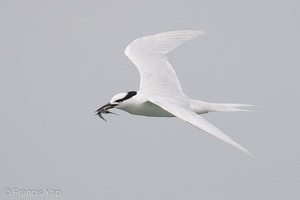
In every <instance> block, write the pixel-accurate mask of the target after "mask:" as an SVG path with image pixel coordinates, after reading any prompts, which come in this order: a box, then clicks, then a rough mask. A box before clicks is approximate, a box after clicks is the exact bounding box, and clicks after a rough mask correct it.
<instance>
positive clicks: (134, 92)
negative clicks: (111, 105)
mask: <svg viewBox="0 0 300 200" xmlns="http://www.w3.org/2000/svg"><path fill="white" fill-rule="evenodd" d="M136 94H137V92H136V91H130V92H128V93H127V95H126V96H125V97H124V98H122V99H118V100H116V101H115V102H122V101H125V100H127V99H130V98H131V97H133V96H134V95H136Z"/></svg>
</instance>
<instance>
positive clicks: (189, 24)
mask: <svg viewBox="0 0 300 200" xmlns="http://www.w3.org/2000/svg"><path fill="white" fill-rule="evenodd" d="M299 6H300V5H299V2H298V1H296V0H295V1H279V0H275V1H271V0H259V1H237V0H236V1H234V0H231V1H222V0H219V1H198V0H184V1H183V0H182V1H180V0H176V1H171V0H167V1H161V0H152V1H141V0H128V1H108V0H106V1H104V0H98V1H96V0H87V1H71V0H68V1H66V0H65V1H61V0H51V1H50V0H48V1H46V0H26V1H17V0H1V1H0V56H1V57H0V65H1V68H0V92H1V98H0V108H1V112H0V121H1V126H0V131H1V134H0V162H1V165H0V190H1V193H0V196H1V199H33V197H31V196H27V197H22V196H18V195H15V196H13V194H12V193H11V194H10V195H9V196H5V195H4V194H3V192H2V191H3V190H4V188H10V189H11V190H13V189H15V188H18V189H25V190H35V189H41V190H45V188H48V189H49V188H52V189H59V190H61V191H62V194H61V196H60V197H58V199H101V200H102V199H103V200H119V199H122V200H123V199H125V200H127V199H128V200H135V199H136V200H141V199H145V200H148V199H149V200H152V199H157V200H165V199H170V200H179V199H191V200H196V199H197V200H198V199H209V200H215V199H224V200H225V199H226V200H240V199H243V200H253V199H256V200H257V199H259V200H260V199H261V200H266V199H272V200H277V199H278V200H282V199H289V200H296V199H300V192H299V186H300V172H299V169H300V161H299V153H300V145H299V140H300V133H299V111H300V106H299V99H300V94H299V86H300V80H299V64H300V61H299V53H300V40H299V35H300V28H299V19H300V14H299ZM182 28H190V29H200V30H203V31H205V32H207V33H206V34H205V35H203V36H201V37H199V38H198V39H197V40H193V41H191V42H188V43H186V44H184V45H183V46H180V48H178V49H176V50H175V51H174V52H172V53H170V54H169V61H170V62H171V63H172V65H173V67H174V69H175V70H176V72H177V74H178V77H179V79H180V81H181V83H182V86H183V89H184V91H185V93H186V94H187V95H189V96H190V97H192V98H196V99H201V100H205V101H210V102H223V103H248V104H254V105H259V106H262V107H265V108H264V109H262V108H257V109H256V110H258V111H259V112H240V113H231V114H228V113H212V114H208V115H204V117H205V118H206V119H207V120H209V121H210V122H211V123H213V124H214V125H215V126H217V127H218V128H220V129H221V130H223V131H224V132H225V133H227V134H228V135H229V136H230V137H232V138H233V139H234V140H235V141H236V142H238V143H239V144H241V145H242V146H244V147H245V148H247V149H249V150H250V151H251V152H252V153H253V154H254V155H255V156H256V157H257V158H256V159H252V158H251V157H250V156H248V155H246V154H244V153H243V152H241V151H239V150H237V149H235V148H233V147H231V146H229V145H227V144H225V143H223V142H221V141H219V140H217V139H215V138H213V137H211V136H209V135H207V134H205V133H204V132H202V131H201V130H199V129H196V128H194V127H193V126H191V125H189V124H187V123H185V122H183V121H181V120H179V119H175V118H147V117H141V116H133V115H130V114H128V113H125V112H123V111H118V110H115V111H116V112H117V113H118V114H120V115H121V116H115V115H106V118H107V120H108V122H107V123H106V122H104V121H102V120H101V119H100V118H98V117H97V116H95V115H94V111H95V110H96V109H98V108H99V107H100V106H102V105H104V104H105V103H107V102H108V101H109V100H110V98H111V97H112V96H113V95H115V94H116V93H119V92H123V91H130V90H137V89H138V86H139V74H138V71H137V70H136V68H135V67H134V65H133V64H132V63H131V62H130V61H129V60H128V59H127V58H126V56H125V55H124V53H123V52H124V49H125V47H126V46H127V44H129V43H130V42H131V41H132V40H134V39H136V38H138V37H141V36H144V35H149V34H154V33H158V32H162V31H166V30H173V29H182ZM34 199H55V197H52V196H47V195H46V192H45V191H43V195H42V196H40V197H34Z"/></svg>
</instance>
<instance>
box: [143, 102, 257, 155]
mask: <svg viewBox="0 0 300 200" xmlns="http://www.w3.org/2000/svg"><path fill="white" fill-rule="evenodd" d="M148 100H149V101H150V102H152V103H154V104H156V105H158V106H160V107H161V108H162V109H164V110H166V111H168V112H169V113H171V114H173V115H175V116H176V117H178V118H180V119H182V120H184V121H187V122H189V123H190V124H192V125H194V126H196V127H197V128H199V129H201V130H203V131H205V132H206V133H208V134H210V135H212V136H214V137H216V138H218V139H220V140H222V141H224V142H226V143H228V144H230V145H232V146H234V147H235V148H237V149H239V150H241V151H243V152H245V153H247V154H249V155H250V156H252V157H254V156H253V155H252V154H251V152H250V151H248V150H247V149H245V148H244V147H242V146H241V145H239V144H238V143H236V142H234V141H233V140H232V139H231V138H230V137H228V136H227V135H226V134H224V133H223V132H222V131H220V130H219V129H218V128H216V127H215V126H213V125H212V124H211V123H209V122H208V121H206V120H205V119H203V118H202V117H201V116H200V115H197V114H196V113H195V112H193V111H192V110H191V109H190V108H189V106H188V105H187V104H184V103H181V102H184V101H177V100H176V99H172V98H169V97H149V98H148Z"/></svg>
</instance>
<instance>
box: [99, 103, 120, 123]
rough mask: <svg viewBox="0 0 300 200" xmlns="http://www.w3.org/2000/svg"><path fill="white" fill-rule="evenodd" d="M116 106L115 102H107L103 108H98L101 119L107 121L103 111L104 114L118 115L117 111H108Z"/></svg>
mask: <svg viewBox="0 0 300 200" xmlns="http://www.w3.org/2000/svg"><path fill="white" fill-rule="evenodd" d="M114 107H115V105H113V104H110V103H108V104H105V105H104V106H102V107H101V108H99V109H98V110H96V115H98V116H99V117H100V118H101V119H103V120H104V121H106V119H105V118H104V117H103V116H102V113H103V114H114V115H118V114H116V113H113V112H110V111H108V110H109V109H111V108H114Z"/></svg>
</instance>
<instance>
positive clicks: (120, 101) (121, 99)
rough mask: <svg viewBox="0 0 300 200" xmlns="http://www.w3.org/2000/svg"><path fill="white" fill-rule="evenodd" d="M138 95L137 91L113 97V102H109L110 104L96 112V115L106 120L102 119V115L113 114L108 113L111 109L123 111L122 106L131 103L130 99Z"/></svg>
mask: <svg viewBox="0 0 300 200" xmlns="http://www.w3.org/2000/svg"><path fill="white" fill-rule="evenodd" d="M136 94H137V92H136V91H130V92H122V93H119V94H116V95H115V96H113V97H112V98H111V100H110V101H109V103H107V104H105V105H104V106H102V107H101V108H99V109H98V110H97V111H96V114H97V115H98V116H99V117H100V118H102V119H104V118H103V117H102V115H101V114H102V113H106V114H107V113H111V112H110V111H108V110H109V109H111V108H115V107H116V108H120V109H122V105H124V104H126V102H128V101H130V99H131V98H132V97H133V96H135V95H136ZM104 120H105V119H104Z"/></svg>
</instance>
